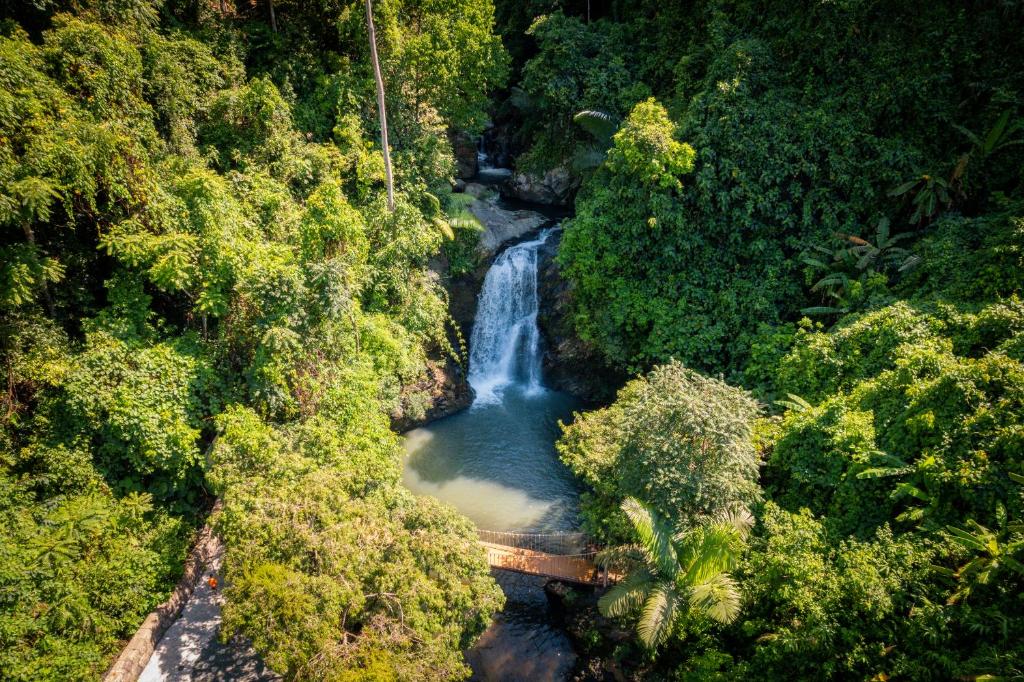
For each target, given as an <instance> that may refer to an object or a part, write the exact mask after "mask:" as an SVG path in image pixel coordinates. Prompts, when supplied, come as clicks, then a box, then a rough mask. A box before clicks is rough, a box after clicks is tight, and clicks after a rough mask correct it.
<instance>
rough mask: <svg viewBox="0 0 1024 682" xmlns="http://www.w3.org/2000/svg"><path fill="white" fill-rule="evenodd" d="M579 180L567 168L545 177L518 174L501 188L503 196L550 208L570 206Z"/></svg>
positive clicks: (549, 172) (547, 174)
mask: <svg viewBox="0 0 1024 682" xmlns="http://www.w3.org/2000/svg"><path fill="white" fill-rule="evenodd" d="M577 189H579V178H577V177H575V176H574V175H573V174H572V173H570V172H569V170H568V169H566V168H553V169H551V170H549V171H547V172H546V173H544V175H543V176H537V175H533V174H531V173H523V172H517V173H515V174H513V175H512V177H511V178H510V179H509V180H508V182H506V183H505V184H504V185H502V187H501V194H502V196H506V197H510V198H513V199H518V200H520V201H528V202H530V203H534V204H545V205H548V206H569V205H570V204H571V203H572V200H573V197H574V196H575V194H576V190H577Z"/></svg>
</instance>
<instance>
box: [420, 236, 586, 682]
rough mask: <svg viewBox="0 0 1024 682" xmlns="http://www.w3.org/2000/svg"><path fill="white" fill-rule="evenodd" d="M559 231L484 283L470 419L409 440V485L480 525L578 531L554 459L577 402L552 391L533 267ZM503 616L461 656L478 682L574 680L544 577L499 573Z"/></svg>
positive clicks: (499, 265)
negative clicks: (544, 368)
mask: <svg viewBox="0 0 1024 682" xmlns="http://www.w3.org/2000/svg"><path fill="white" fill-rule="evenodd" d="M551 232H552V230H551V229H548V230H543V231H541V232H540V233H539V234H538V235H536V236H535V237H534V238H531V239H528V240H527V241H523V242H520V243H518V244H514V245H512V246H509V247H508V248H506V249H505V250H504V251H502V252H501V253H500V254H499V255H498V257H497V258H496V259H495V261H494V263H493V265H492V266H491V268H490V270H488V272H487V275H486V277H485V279H484V283H483V288H482V290H481V292H480V297H479V303H478V306H477V314H476V318H475V320H474V324H473V332H472V335H471V338H470V347H469V350H470V361H469V374H468V378H469V383H470V385H471V386H472V387H473V390H474V394H475V397H474V402H473V404H472V405H471V406H470V408H469V409H468V410H465V411H464V412H461V413H459V414H455V415H452V416H449V417H446V418H444V419H440V420H438V421H436V422H433V423H431V424H429V425H427V426H424V427H422V428H418V429H414V430H412V431H410V432H409V433H408V434H406V440H405V447H406V451H407V453H408V457H407V459H406V463H405V469H404V479H405V484H406V485H407V486H408V487H409V488H410V489H411V490H412V491H413V492H415V493H417V494H421V495H432V496H434V497H436V498H438V499H440V500H442V501H444V502H448V503H450V504H452V505H453V506H455V507H456V508H457V509H458V510H459V511H461V512H462V513H463V514H465V515H466V516H468V517H469V518H470V519H472V520H473V521H474V522H475V523H476V524H477V526H478V527H480V528H482V529H486V530H495V531H519V532H531V533H550V532H559V531H574V530H576V528H577V511H578V509H577V503H578V494H579V490H578V487H577V483H576V481H575V480H574V479H573V477H572V475H571V474H570V473H569V471H568V470H567V469H566V468H565V466H564V465H563V464H562V463H561V461H559V459H558V454H557V452H556V451H555V445H554V444H555V441H556V440H557V438H558V436H559V434H560V429H559V427H558V421H559V420H567V419H569V418H570V417H571V415H572V411H573V409H574V408H578V407H579V405H578V403H577V402H576V401H575V400H574V399H573V398H572V397H571V396H569V395H567V394H564V393H560V392H558V391H554V390H551V389H548V388H545V386H544V382H543V377H542V376H541V357H542V352H543V339H542V338H541V335H540V332H539V330H538V327H537V314H538V309H539V303H540V302H539V298H538V293H537V292H538V287H537V261H538V257H539V254H538V252H539V250H540V247H541V246H542V245H543V244H544V242H545V241H546V240H547V239H548V237H549V236H550V234H551ZM495 577H496V578H497V580H498V583H499V584H500V585H501V587H502V589H503V590H504V591H505V595H506V598H507V603H506V606H505V609H504V611H503V612H502V613H500V614H499V615H498V616H497V617H496V618H495V621H494V623H493V624H492V625H491V627H490V628H489V629H488V630H487V632H485V633H484V635H483V636H482V637H481V639H480V641H479V642H478V643H477V645H476V646H475V647H474V648H473V649H471V650H470V651H468V652H467V653H466V658H467V661H468V662H469V664H470V666H471V667H472V668H473V672H474V679H478V680H503V681H504V680H537V681H541V682H543V681H545V680H550V681H552V682H554V681H557V680H564V679H567V678H568V676H569V674H570V672H571V671H572V669H573V667H574V665H575V662H576V654H575V652H574V651H573V648H572V645H571V643H570V641H569V638H568V637H567V636H566V634H565V632H564V631H563V630H561V629H560V628H559V626H558V615H557V612H556V610H555V608H554V607H553V606H552V605H551V604H550V603H549V601H548V599H547V596H546V594H545V592H544V584H545V583H546V582H547V580H546V579H545V578H542V577H537V576H526V575H518V574H513V573H508V572H506V571H495Z"/></svg>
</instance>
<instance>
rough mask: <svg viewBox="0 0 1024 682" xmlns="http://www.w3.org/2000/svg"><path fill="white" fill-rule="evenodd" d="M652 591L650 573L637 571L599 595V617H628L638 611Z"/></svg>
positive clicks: (652, 585) (641, 570) (652, 584)
mask: <svg viewBox="0 0 1024 682" xmlns="http://www.w3.org/2000/svg"><path fill="white" fill-rule="evenodd" d="M653 589H654V582H653V577H652V576H651V574H650V572H649V571H646V570H644V569H638V570H636V571H634V572H632V573H630V574H629V575H628V576H626V578H625V580H623V581H622V582H620V583H618V584H617V585H615V586H614V587H612V588H611V589H610V590H608V591H607V592H605V593H604V594H603V595H601V598H600V599H598V600H597V608H598V610H599V611H600V612H601V615H603V616H607V617H609V618H620V617H622V616H628V615H630V614H632V613H636V612H637V611H639V610H640V607H641V606H643V603H644V602H645V601H646V600H647V597H649V596H650V595H651V591H652V590H653Z"/></svg>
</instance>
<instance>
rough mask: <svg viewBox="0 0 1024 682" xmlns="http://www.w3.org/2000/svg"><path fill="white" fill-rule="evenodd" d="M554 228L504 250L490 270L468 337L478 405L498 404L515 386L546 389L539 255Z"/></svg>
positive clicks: (470, 373)
mask: <svg viewBox="0 0 1024 682" xmlns="http://www.w3.org/2000/svg"><path fill="white" fill-rule="evenodd" d="M554 229H557V228H549V229H546V230H542V231H541V233H540V234H539V235H538V237H537V239H534V240H531V241H528V242H522V243H521V244H516V245H515V246H510V247H509V248H507V249H505V251H504V252H502V254H501V255H500V256H498V258H497V259H496V260H495V261H494V264H493V265H491V269H490V270H488V271H487V276H486V277H485V278H484V285H483V289H482V291H481V292H480V304H479V306H478V307H477V313H476V321H475V322H474V323H473V332H472V335H471V337H470V341H469V349H470V353H469V376H468V379H469V384H470V386H472V387H473V390H474V391H475V393H476V398H475V399H474V401H473V402H474V403H493V402H497V401H499V400H500V399H501V391H502V389H504V388H506V387H507V386H510V385H513V384H516V385H521V386H523V387H525V389H526V391H527V393H538V392H540V391H542V390H543V386H542V385H541V352H540V329H538V327H537V312H538V309H539V307H540V300H539V297H538V295H537V254H538V251H539V250H540V247H541V246H542V245H543V244H544V242H546V241H547V239H548V237H549V236H550V235H551V232H552V231H553V230H554Z"/></svg>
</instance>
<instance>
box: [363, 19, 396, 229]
mask: <svg viewBox="0 0 1024 682" xmlns="http://www.w3.org/2000/svg"><path fill="white" fill-rule="evenodd" d="M366 30H367V32H368V33H369V34H370V60H371V61H372V62H373V77H374V78H375V79H376V81H377V115H378V117H379V118H380V146H381V150H382V151H383V152H384V181H385V183H386V184H387V189H388V210H389V211H391V212H392V213H394V211H395V180H394V177H393V176H392V175H391V150H390V149H389V148H388V112H387V108H386V107H385V106H384V77H383V76H381V73H380V60H379V59H377V32H376V31H375V30H374V27H373V3H372V0H366Z"/></svg>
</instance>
